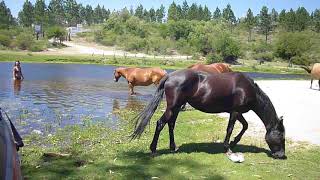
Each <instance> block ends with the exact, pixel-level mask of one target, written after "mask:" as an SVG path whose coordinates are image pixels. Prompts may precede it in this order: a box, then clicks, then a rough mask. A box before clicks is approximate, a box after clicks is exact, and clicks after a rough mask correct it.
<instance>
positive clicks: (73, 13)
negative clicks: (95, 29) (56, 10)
mask: <svg viewBox="0 0 320 180" xmlns="http://www.w3.org/2000/svg"><path fill="white" fill-rule="evenodd" d="M64 11H65V17H66V21H67V24H68V25H69V26H75V25H76V24H78V23H79V22H80V17H79V6H78V4H77V2H76V1H75V0H65V1H64Z"/></svg>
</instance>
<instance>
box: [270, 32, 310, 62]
mask: <svg viewBox="0 0 320 180" xmlns="http://www.w3.org/2000/svg"><path fill="white" fill-rule="evenodd" d="M310 39H311V37H309V34H308V33H305V32H290V33H281V34H280V35H279V38H278V40H277V41H276V43H275V51H274V53H275V56H277V57H280V58H283V59H286V60H289V59H291V58H292V57H294V56H302V54H304V53H305V52H307V50H308V49H309V48H310V46H311V43H310Z"/></svg>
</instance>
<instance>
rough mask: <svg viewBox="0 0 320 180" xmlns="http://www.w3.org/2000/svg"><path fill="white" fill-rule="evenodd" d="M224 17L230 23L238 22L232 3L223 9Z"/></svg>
mask: <svg viewBox="0 0 320 180" xmlns="http://www.w3.org/2000/svg"><path fill="white" fill-rule="evenodd" d="M222 17H223V18H224V19H225V20H227V21H228V22H229V23H230V24H234V23H235V22H236V17H235V16H234V13H233V11H232V9H231V5H230V4H228V5H227V7H226V8H224V9H223V12H222Z"/></svg>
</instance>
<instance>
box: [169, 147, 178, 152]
mask: <svg viewBox="0 0 320 180" xmlns="http://www.w3.org/2000/svg"><path fill="white" fill-rule="evenodd" d="M170 151H171V153H177V152H178V151H179V147H175V148H174V149H171V150H170Z"/></svg>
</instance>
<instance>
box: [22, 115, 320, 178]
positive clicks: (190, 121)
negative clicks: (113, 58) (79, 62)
mask: <svg viewBox="0 0 320 180" xmlns="http://www.w3.org/2000/svg"><path fill="white" fill-rule="evenodd" d="M134 114H135V113H134V112H132V111H126V110H125V111H121V112H120V111H119V112H118V116H119V117H120V119H121V121H120V123H119V128H118V129H117V130H114V129H110V128H108V127H106V126H104V125H103V124H92V123H88V122H87V123H86V124H84V125H83V126H69V127H66V128H64V129H60V130H58V132H57V133H56V134H54V135H52V136H48V137H40V136H38V135H35V134H33V135H29V136H28V137H25V141H26V146H25V147H24V148H23V150H22V160H23V161H22V170H23V175H24V177H25V178H27V179H62V178H68V179H158V178H160V179H319V178H320V172H319V167H320V166H319V162H320V154H319V150H320V147H318V146H312V145H308V144H301V145H300V144H297V143H292V142H290V141H289V143H287V144H286V155H287V156H288V159H287V160H274V159H272V158H271V157H269V156H268V152H269V149H268V148H267V145H266V143H265V141H264V140H263V137H259V138H255V139H253V138H252V137H249V136H246V135H245V136H244V137H243V139H242V140H241V141H240V143H239V144H238V146H237V147H236V148H235V151H237V152H243V153H244V155H245V162H244V163H241V164H237V163H232V162H231V161H229V160H228V159H227V158H226V157H225V155H224V153H223V145H222V143H220V142H222V140H223V138H224V136H225V129H226V125H227V122H226V121H225V119H222V118H219V117H217V116H213V115H210V114H205V113H201V112H199V111H195V110H191V111H186V112H181V113H180V115H179V117H178V120H177V124H176V129H175V139H176V143H177V145H178V146H180V149H179V152H178V153H175V154H172V153H170V151H169V150H168V144H169V140H168V129H167V127H165V128H164V129H163V131H162V133H161V135H160V138H159V144H158V155H157V156H156V157H154V158H152V157H151V156H150V154H149V148H148V147H149V144H150V142H151V140H152V136H153V132H154V126H155V120H157V118H159V117H160V115H161V112H160V111H157V112H156V114H155V116H154V118H153V121H152V123H151V127H150V129H148V130H147V132H146V133H145V134H144V135H143V136H142V137H141V139H140V140H134V141H131V142H129V140H128V135H129V134H130V132H132V122H130V119H131V118H132V117H133V115H134ZM237 131H239V125H237V128H236V130H235V131H234V135H235V134H236V133H237ZM287 142H288V141H287ZM45 152H56V153H68V154H70V156H69V157H61V158H49V157H44V156H43V153H45Z"/></svg>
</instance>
